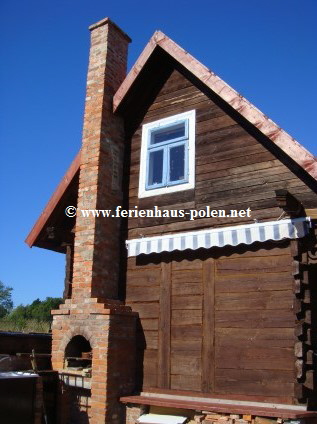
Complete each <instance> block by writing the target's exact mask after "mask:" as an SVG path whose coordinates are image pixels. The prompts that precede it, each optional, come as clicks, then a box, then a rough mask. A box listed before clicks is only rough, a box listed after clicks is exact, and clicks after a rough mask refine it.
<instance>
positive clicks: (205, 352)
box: [202, 258, 215, 393]
mask: <svg viewBox="0 0 317 424" xmlns="http://www.w3.org/2000/svg"><path fill="white" fill-rule="evenodd" d="M203 293H204V305H203V340H202V391H203V392H207V393H211V392H213V391H214V387H215V260H214V259H213V258H209V259H207V260H206V261H205V262H204V263H203Z"/></svg>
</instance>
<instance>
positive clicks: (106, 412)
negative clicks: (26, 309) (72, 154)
mask: <svg viewBox="0 0 317 424" xmlns="http://www.w3.org/2000/svg"><path fill="white" fill-rule="evenodd" d="M89 29H90V31H91V47H90V57H89V67H88V77H87V92H86V104H85V115H84V125H83V140H82V153H81V166H80V178H79V189H78V209H79V210H80V209H115V208H116V206H118V205H121V204H122V187H121V176H122V167H123V153H124V152H123V150H124V127H123V121H122V119H121V118H120V117H119V116H114V115H113V112H112V99H113V95H114V94H115V92H116V90H117V89H118V87H119V86H120V84H121V83H122V81H123V79H124V78H125V75H126V64H127V50H128V44H129V42H130V41H131V40H130V38H129V37H128V36H127V35H126V34H125V33H124V32H123V31H122V30H121V29H120V28H118V27H117V25H115V24H114V23H113V22H111V20H110V19H108V18H106V19H104V20H102V21H100V22H98V23H96V24H95V25H92V26H91V27H90V28H89ZM120 244H121V240H120V220H119V218H103V217H93V216H89V217H83V216H82V215H81V213H80V212H79V213H78V214H77V217H76V226H75V245H74V263H73V278H72V297H71V299H66V301H65V304H63V305H61V306H60V309H59V310H56V311H52V313H53V315H54V319H53V325H52V333H53V342H52V363H53V368H54V369H57V370H59V371H60V376H61V380H62V385H63V390H64V392H63V393H64V394H66V395H67V396H64V399H68V402H70V403H71V404H72V405H68V406H67V405H66V406H65V405H64V406H65V408H63V410H64V412H65V411H66V412H67V411H68V417H67V416H66V415H67V414H66V415H65V417H64V418H63V420H62V423H63V424H64V423H68V422H73V421H74V422H75V421H76V422H78V423H81V422H85V423H87V422H89V423H92V424H105V423H114V424H119V423H122V422H123V421H124V419H123V415H124V408H123V406H121V405H120V403H119V401H118V398H119V397H120V396H121V395H124V394H129V393H131V392H132V390H133V386H134V362H135V319H136V316H135V314H134V313H132V312H131V310H130V308H128V307H126V306H124V305H122V304H121V302H120V301H119V300H117V299H118V279H119V258H120ZM85 351H86V352H85ZM87 351H91V352H92V362H91V364H90V365H91V369H92V371H91V378H90V377H89V372H88V377H87V376H86V375H85V376H82V375H81V376H80V378H82V380H80V381H82V383H78V381H79V380H78V379H77V380H76V379H75V380H72V378H73V377H67V375H66V374H65V372H67V373H68V374H69V373H71V372H74V371H70V368H69V360H68V358H69V357H71V358H73V359H71V360H72V361H74V360H75V361H76V357H78V356H79V362H80V358H82V357H84V356H85V357H87ZM84 352H85V353H84ZM83 353H84V355H83V356H81V355H82V354H83ZM74 357H75V359H74ZM77 359H78V358H77ZM85 361H87V362H85ZM81 362H83V363H84V367H85V368H87V367H88V368H89V360H87V359H85V360H83V361H81ZM73 368H74V367H73V366H72V369H73ZM77 368H80V367H77ZM76 372H77V373H78V372H79V373H80V371H78V370H77V369H76ZM65 375H66V376H65ZM73 381H76V384H75V383H74V384H75V385H74V384H73V383H72V382H73ZM78 384H79V386H78ZM76 399H77V400H78V399H80V400H81V404H80V405H79V404H78V405H77V404H76V402H77V401H76ZM83 399H84V400H83ZM83 404H84V405H85V406H84V407H83ZM69 411H71V412H69ZM74 411H75V412H74ZM76 411H77V412H76ZM72 414H73V415H72ZM74 414H75V415H74Z"/></svg>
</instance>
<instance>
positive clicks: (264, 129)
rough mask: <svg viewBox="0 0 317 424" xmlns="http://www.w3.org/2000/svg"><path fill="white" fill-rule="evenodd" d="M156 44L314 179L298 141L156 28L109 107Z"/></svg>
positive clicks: (312, 162) (311, 160)
mask: <svg viewBox="0 0 317 424" xmlns="http://www.w3.org/2000/svg"><path fill="white" fill-rule="evenodd" d="M158 48H160V49H162V50H163V51H164V52H165V53H167V54H168V55H169V56H171V57H172V58H173V59H174V60H175V61H176V62H178V63H179V64H180V65H181V66H182V67H183V68H184V69H186V70H187V71H188V72H189V73H191V74H192V75H193V76H194V77H195V78H197V79H198V80H199V81H200V82H201V83H202V84H204V85H205V86H206V87H207V88H208V89H210V90H212V91H213V92H214V93H215V94H216V95H218V96H219V97H220V98H221V99H222V100H223V101H225V102H226V103H227V104H228V105H230V106H231V107H232V108H233V109H234V110H235V111H236V112H238V113H239V114H240V115H241V116H242V117H243V118H245V119H246V120H247V121H248V122H249V123H251V124H252V125H254V126H255V127H256V128H257V129H258V130H259V131H260V132H261V133H262V134H263V135H265V136H266V137H267V138H268V139H269V140H270V141H271V142H272V145H273V146H277V147H278V148H279V149H281V150H282V151H283V152H284V153H285V154H286V155H287V156H288V157H290V158H291V159H292V160H293V161H294V162H295V163H297V165H299V167H300V168H301V169H303V170H304V171H306V173H308V174H309V175H310V176H311V177H313V179H315V180H316V179H317V160H316V158H315V157H314V156H313V155H312V154H311V153H310V152H309V151H308V150H306V149H305V148H304V147H303V146H302V145H301V144H300V143H298V142H297V141H296V140H295V139H294V138H292V137H291V136H290V135H289V134H288V133H286V132H285V131H284V130H283V129H282V128H280V127H279V126H278V125H277V124H275V123H274V122H273V121H272V120H271V119H269V118H268V117H267V116H265V115H264V114H263V113H262V112H261V111H260V110H259V109H257V108H256V107H255V106H254V105H253V104H252V103H250V102H249V101H248V100H247V99H245V98H244V97H243V96H242V95H240V94H239V93H237V92H236V91H235V90H234V89H233V88H231V87H230V86H229V85H228V84H226V83H225V82H224V81H223V80H222V79H221V78H219V77H218V76H217V75H216V74H215V73H214V72H212V71H211V70H210V69H208V68H207V67H206V66H204V65H203V64H202V63H200V62H199V61H198V60H196V59H195V58H194V57H193V56H191V55H190V54H189V53H187V52H186V51H185V50H184V49H182V48H181V47H180V46H179V45H177V44H176V43H175V42H174V41H172V40H171V39H170V38H169V37H167V36H166V35H165V34H164V33H162V32H161V31H156V32H155V33H154V35H153V36H152V38H151V39H150V41H149V42H148V44H147V45H146V47H145V49H144V50H143V52H142V53H141V55H140V57H139V58H138V60H137V61H136V63H135V65H134V66H133V67H132V69H131V71H130V72H129V74H128V75H127V77H126V78H125V80H124V81H123V83H122V84H121V86H120V87H119V89H118V91H117V92H116V94H115V95H114V99H113V110H114V112H116V111H118V112H119V111H120V110H121V109H122V106H123V105H124V104H125V103H126V102H127V100H128V99H129V96H130V95H131V93H132V92H133V86H135V85H136V83H137V82H138V80H139V79H140V78H142V71H143V69H144V68H145V67H146V65H147V64H148V62H149V61H150V59H151V57H152V56H153V54H155V52H156V51H157V50H158Z"/></svg>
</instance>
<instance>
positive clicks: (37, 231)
mask: <svg viewBox="0 0 317 424" xmlns="http://www.w3.org/2000/svg"><path fill="white" fill-rule="evenodd" d="M80 157H81V151H79V152H78V153H77V155H76V157H75V159H74V160H73V162H72V163H71V165H70V167H69V168H68V170H67V172H66V174H65V175H64V177H63V179H62V181H61V182H60V183H59V185H58V186H57V188H56V190H55V192H54V193H53V195H52V197H51V198H50V200H49V201H48V203H47V205H46V206H45V208H44V210H43V212H42V213H41V215H40V217H39V218H38V220H37V221H36V223H35V224H34V226H33V228H32V230H31V231H30V233H29V235H28V236H27V238H26V239H25V242H26V244H27V245H28V246H29V247H33V246H39V247H46V248H48V249H49V248H50V246H49V245H47V246H45V245H43V243H39V237H40V235H41V234H42V233H43V230H44V229H45V227H46V226H47V225H48V223H49V221H50V219H51V218H52V216H53V215H54V213H55V211H56V209H57V207H58V205H59V203H60V201H61V199H62V198H63V197H64V196H65V195H66V194H67V191H68V190H69V188H70V186H71V184H72V183H73V181H74V179H75V176H76V175H77V173H78V171H79V167H80ZM65 219H69V218H67V217H66V216H65ZM52 250H59V249H54V248H53V249H52Z"/></svg>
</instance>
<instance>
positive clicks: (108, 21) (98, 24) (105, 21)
mask: <svg viewBox="0 0 317 424" xmlns="http://www.w3.org/2000/svg"><path fill="white" fill-rule="evenodd" d="M103 25H112V26H113V27H114V28H116V29H117V30H118V31H119V32H120V33H121V35H123V37H124V38H125V39H126V40H127V41H128V43H131V41H132V40H131V38H130V37H129V36H128V35H127V34H126V33H125V32H124V31H122V29H121V28H119V27H118V25H117V24H115V23H114V22H113V21H112V20H111V19H109V18H104V19H101V21H98V22H96V23H95V24H92V25H90V27H89V30H90V31H93V30H94V29H96V28H99V27H101V26H103Z"/></svg>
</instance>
